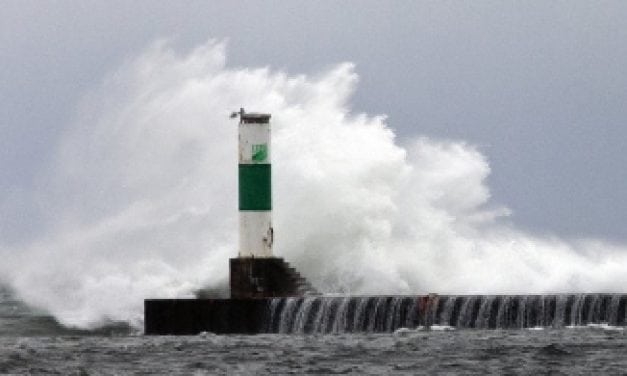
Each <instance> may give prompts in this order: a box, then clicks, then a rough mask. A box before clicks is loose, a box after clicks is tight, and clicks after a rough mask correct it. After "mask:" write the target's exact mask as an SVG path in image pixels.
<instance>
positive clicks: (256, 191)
mask: <svg viewBox="0 0 627 376" xmlns="http://www.w3.org/2000/svg"><path fill="white" fill-rule="evenodd" d="M239 210H272V165H270V164H240V165H239Z"/></svg>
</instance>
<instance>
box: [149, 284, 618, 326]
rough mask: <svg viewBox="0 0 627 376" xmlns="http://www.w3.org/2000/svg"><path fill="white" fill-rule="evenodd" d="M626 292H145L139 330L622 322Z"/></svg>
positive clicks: (554, 324)
mask: <svg viewBox="0 0 627 376" xmlns="http://www.w3.org/2000/svg"><path fill="white" fill-rule="evenodd" d="M626 305H627V294H559V295H460V296H452V295H426V296H345V297H340V296H312V297H287V298H260V299H148V300H146V301H145V302H144V308H145V312H144V313H145V322H144V325H145V333H146V334H198V333H200V332H203V331H206V332H213V333H218V334H228V333H233V334H235V333H239V334H258V333H286V334H287V333H302V334H310V333H343V332H372V333H375V332H392V331H394V330H396V329H399V328H402V327H406V328H416V327H419V326H432V325H442V326H451V327H455V328H460V329H466V328H468V329H473V328H479V329H515V328H531V327H565V326H583V325H588V324H609V325H614V326H625V325H627V317H626V315H627V310H626Z"/></svg>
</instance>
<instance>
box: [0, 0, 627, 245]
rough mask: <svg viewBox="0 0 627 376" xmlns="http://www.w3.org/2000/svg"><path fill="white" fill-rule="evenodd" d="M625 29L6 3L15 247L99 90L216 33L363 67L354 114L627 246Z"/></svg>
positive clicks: (497, 18)
mask: <svg viewBox="0 0 627 376" xmlns="http://www.w3.org/2000/svg"><path fill="white" fill-rule="evenodd" d="M625 19H627V3H626V2H621V1H595V2H579V1H552V2H545V1H543V2H540V1H536V2H532V1H528V2H520V1H516V2H513V1H508V2H503V1H494V2H492V1H474V2H447V1H433V2H418V1H404V2H400V1H399V2H379V1H377V2H368V1H359V2H356V1H355V2H349V1H342V2H331V1H328V2H312V1H305V2H294V1H290V2H287V1H285V2H268V1H264V2H235V1H225V2H205V1H203V2H200V1H185V2H178V1H177V2H175V1H171V2H165V1H48V2H35V1H7V0H0V61H1V62H2V65H1V66H2V69H0V192H1V193H2V197H1V198H0V210H2V211H3V213H2V215H3V216H4V217H5V218H4V219H3V221H2V225H3V227H2V228H0V236H2V237H3V238H4V239H5V240H8V241H9V242H10V241H18V240H19V239H21V238H24V237H27V236H28V234H29V232H30V231H33V228H36V227H37V223H36V222H37V221H36V218H35V217H33V215H34V214H35V213H34V212H33V211H32V210H33V209H32V208H31V206H30V205H29V204H28V203H26V202H24V197H26V196H24V195H23V194H22V192H25V191H28V190H29V188H31V187H32V186H33V184H37V181H36V177H37V176H38V175H39V174H40V173H41V170H42V169H43V168H45V162H46V160H47V159H48V158H49V157H50V155H51V153H52V151H53V148H54V146H55V143H56V141H57V140H58V137H59V136H60V134H61V132H62V131H63V128H64V126H65V125H67V124H68V123H70V122H71V121H72V116H73V115H74V114H75V111H76V106H77V104H78V101H79V100H80V98H81V97H82V96H83V95H84V94H85V93H86V92H87V91H89V90H90V89H92V88H94V87H96V86H97V85H99V84H100V83H101V82H102V79H103V77H104V76H105V75H106V74H107V73H108V72H111V71H113V70H115V69H116V68H117V67H118V66H119V65H120V64H121V63H122V62H124V61H125V59H128V58H130V57H132V56H134V55H135V54H137V53H138V51H140V50H141V49H143V48H145V47H146V46H148V45H149V44H150V43H151V42H152V41H154V40H155V39H157V38H172V39H173V44H174V45H175V46H176V47H177V48H179V49H181V50H185V49H187V48H190V47H192V46H195V45H197V44H200V43H202V42H204V41H206V40H207V39H208V38H209V37H215V38H228V40H229V48H228V51H227V53H228V64H229V65H235V66H253V67H257V66H270V67H272V68H275V69H285V70H287V71H288V72H289V73H294V74H296V73H315V72H317V71H320V70H322V69H324V68H326V67H328V66H330V65H333V64H335V63H338V62H343V61H352V62H355V63H356V65H357V68H356V69H357V73H358V74H359V75H360V85H359V88H358V91H357V93H356V96H355V98H354V101H353V109H354V110H355V111H364V112H367V113H369V114H378V113H385V114H387V115H388V116H389V120H388V123H389V124H390V126H391V127H393V128H394V129H395V130H396V131H397V133H398V135H399V140H400V142H401V143H403V142H405V141H407V140H409V139H410V138H411V137H412V136H416V135H428V136H433V137H443V138H453V139H463V140H467V141H469V142H471V143H474V144H477V145H479V146H480V149H481V150H482V152H483V153H484V154H486V155H487V156H488V158H489V160H490V164H491V166H492V170H493V171H492V175H491V177H490V187H491V189H492V192H493V195H494V198H495V200H496V201H497V202H498V203H501V204H505V205H507V206H508V207H510V208H511V209H513V211H514V217H513V221H514V222H516V223H517V224H518V225H519V226H522V227H526V228H530V229H533V230H534V231H536V232H540V233H556V234H559V235H563V236H569V237H573V236H574V237H589V236H591V237H599V238H605V239H610V240H619V241H624V240H627V226H625V223H627V167H626V165H627V156H626V153H625V149H626V147H627V127H625V123H626V121H627V105H626V104H627V73H626V72H627V70H626V67H627V24H626V23H625ZM7 216H10V217H11V219H6V217H7Z"/></svg>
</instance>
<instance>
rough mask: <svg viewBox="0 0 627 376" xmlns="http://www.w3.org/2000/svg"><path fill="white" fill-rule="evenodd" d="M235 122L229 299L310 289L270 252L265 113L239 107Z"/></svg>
mask: <svg viewBox="0 0 627 376" xmlns="http://www.w3.org/2000/svg"><path fill="white" fill-rule="evenodd" d="M231 117H232V118H236V117H239V125H238V153H239V163H238V166H237V169H238V191H239V195H238V203H239V246H238V248H239V249H238V254H237V258H232V259H231V260H230V266H229V268H230V287H231V297H233V298H264V297H276V296H298V295H302V294H304V293H315V292H316V290H315V289H314V288H313V287H312V286H311V285H310V284H309V282H307V281H306V280H305V278H303V277H302V276H301V275H300V273H298V272H297V271H296V269H294V268H293V267H291V266H290V265H289V264H288V263H287V262H285V260H283V259H282V258H280V257H276V256H275V255H274V253H273V251H272V245H273V243H274V228H273V227H272V165H271V164H270V157H271V147H270V144H271V142H270V117H271V116H270V114H265V113H256V112H246V111H244V109H243V108H242V109H240V110H239V112H234V113H233V114H232V115H231Z"/></svg>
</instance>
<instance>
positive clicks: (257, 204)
mask: <svg viewBox="0 0 627 376" xmlns="http://www.w3.org/2000/svg"><path fill="white" fill-rule="evenodd" d="M234 116H239V126H238V138H239V145H238V152H239V165H238V190H239V198H238V200H239V253H238V257H240V258H245V257H272V243H273V241H274V230H273V229H272V165H271V164H270V155H271V154H270V150H271V148H270V115H269V114H261V113H246V112H245V111H244V109H243V108H242V109H240V111H239V113H234Z"/></svg>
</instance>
